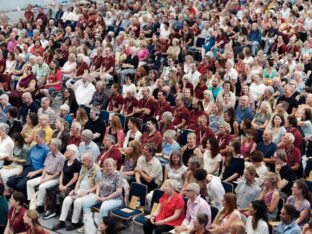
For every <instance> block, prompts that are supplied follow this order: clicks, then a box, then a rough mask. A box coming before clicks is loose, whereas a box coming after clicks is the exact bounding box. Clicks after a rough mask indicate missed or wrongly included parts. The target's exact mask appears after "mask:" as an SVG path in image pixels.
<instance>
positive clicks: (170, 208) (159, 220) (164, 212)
mask: <svg viewBox="0 0 312 234" xmlns="http://www.w3.org/2000/svg"><path fill="white" fill-rule="evenodd" d="M163 190H164V194H163V195H162V196H161V198H160V199H159V206H158V207H157V209H156V211H155V212H154V213H153V214H152V216H151V218H150V219H147V220H146V221H145V223H144V225H143V230H144V233H145V234H152V233H153V230H155V233H163V232H168V231H171V230H172V229H174V227H175V226H180V225H181V224H182V222H183V220H184V206H185V204H184V200H183V198H182V196H181V195H180V194H179V193H177V192H176V191H177V183H176V181H175V180H172V179H169V180H166V181H165V182H164V184H163Z"/></svg>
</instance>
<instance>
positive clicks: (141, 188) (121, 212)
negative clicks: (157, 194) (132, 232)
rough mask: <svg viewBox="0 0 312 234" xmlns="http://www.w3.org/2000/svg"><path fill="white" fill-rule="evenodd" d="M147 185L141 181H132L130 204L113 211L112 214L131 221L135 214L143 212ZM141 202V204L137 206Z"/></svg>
mask: <svg viewBox="0 0 312 234" xmlns="http://www.w3.org/2000/svg"><path fill="white" fill-rule="evenodd" d="M146 194H147V186H146V185H144V184H139V183H135V182H134V183H132V184H131V186H130V192H129V201H130V203H129V205H128V206H127V207H125V208H120V209H115V210H112V211H111V214H112V216H115V217H118V218H120V219H122V220H126V221H129V220H130V219H132V218H133V217H135V216H138V215H141V214H143V208H144V206H145V202H146ZM137 204H139V206H137Z"/></svg>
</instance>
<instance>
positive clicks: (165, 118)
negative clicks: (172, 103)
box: [158, 111, 174, 134]
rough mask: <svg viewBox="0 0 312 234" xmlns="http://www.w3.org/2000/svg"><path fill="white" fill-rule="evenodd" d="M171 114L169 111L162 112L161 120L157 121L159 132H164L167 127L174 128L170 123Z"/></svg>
mask: <svg viewBox="0 0 312 234" xmlns="http://www.w3.org/2000/svg"><path fill="white" fill-rule="evenodd" d="M172 120H173V115H172V113H171V112H170V111H166V112H164V113H163V114H162V118H161V120H160V121H159V122H158V123H159V131H160V133H161V134H164V133H165V131H167V130H169V129H174V125H173V123H172Z"/></svg>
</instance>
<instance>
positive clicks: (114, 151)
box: [98, 146, 122, 170]
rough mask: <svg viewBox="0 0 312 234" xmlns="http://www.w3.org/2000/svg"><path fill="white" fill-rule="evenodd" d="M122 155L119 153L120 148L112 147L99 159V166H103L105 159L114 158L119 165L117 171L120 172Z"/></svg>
mask: <svg viewBox="0 0 312 234" xmlns="http://www.w3.org/2000/svg"><path fill="white" fill-rule="evenodd" d="M121 156H122V154H121V152H120V151H119V148H118V147H117V146H112V147H111V148H110V149H108V150H105V151H103V152H102V155H101V156H100V157H99V159H98V163H99V166H100V167H102V164H103V162H104V160H105V159H107V158H112V159H114V161H115V162H116V164H117V169H118V170H119V168H120V166H121V162H120V158H121Z"/></svg>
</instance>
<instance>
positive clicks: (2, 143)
mask: <svg viewBox="0 0 312 234" xmlns="http://www.w3.org/2000/svg"><path fill="white" fill-rule="evenodd" d="M9 129H10V127H9V125H7V124H6V123H0V166H1V167H2V166H3V164H4V160H6V158H8V157H10V156H12V155H13V148H14V142H13V141H12V139H11V137H9V136H8V132H9Z"/></svg>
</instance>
